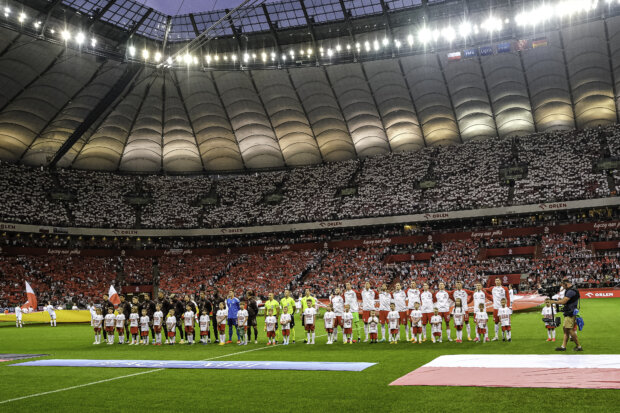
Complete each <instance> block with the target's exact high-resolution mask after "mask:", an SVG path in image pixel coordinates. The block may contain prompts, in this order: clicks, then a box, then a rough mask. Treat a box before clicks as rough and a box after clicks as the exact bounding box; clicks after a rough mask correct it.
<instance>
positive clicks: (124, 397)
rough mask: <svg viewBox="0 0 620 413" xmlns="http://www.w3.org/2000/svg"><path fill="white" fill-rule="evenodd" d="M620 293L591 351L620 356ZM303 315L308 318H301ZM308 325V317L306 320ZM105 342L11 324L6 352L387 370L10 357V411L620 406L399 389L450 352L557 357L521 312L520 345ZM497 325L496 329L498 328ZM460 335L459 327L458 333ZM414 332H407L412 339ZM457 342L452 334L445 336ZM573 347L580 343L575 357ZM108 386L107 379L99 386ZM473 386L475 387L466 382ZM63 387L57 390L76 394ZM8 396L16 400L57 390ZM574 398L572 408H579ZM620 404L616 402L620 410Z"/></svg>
mask: <svg viewBox="0 0 620 413" xmlns="http://www.w3.org/2000/svg"><path fill="white" fill-rule="evenodd" d="M619 304H620V300H617V299H599V300H583V301H582V314H583V315H584V319H585V320H586V327H585V329H584V331H583V332H581V333H580V339H581V340H582V345H583V347H584V349H585V353H584V354H612V353H618V352H620V346H619V344H618V343H619V342H620V332H619V331H618V310H619V309H620V307H619ZM297 320H299V317H298V316H297ZM298 323H299V322H298ZM259 329H260V331H259V334H260V336H261V337H262V343H260V344H258V345H256V344H250V345H248V346H237V345H236V344H233V345H226V346H216V345H207V346H202V345H194V346H187V345H178V344H177V345H176V346H174V347H172V346H162V347H154V346H148V347H143V346H126V345H125V346H120V345H114V346H106V345H105V344H102V345H99V346H94V345H92V344H91V343H92V342H93V334H92V329H91V327H90V326H88V325H60V326H58V327H56V328H51V327H49V326H48V325H27V326H26V327H25V328H23V329H17V328H15V327H14V326H13V327H10V326H5V327H3V328H0V352H1V353H46V354H50V356H51V357H52V358H85V359H172V360H205V359H217V360H266V361H269V360H273V361H275V360H284V361H362V362H374V363H378V364H377V365H375V366H373V367H370V368H368V369H366V370H364V371H363V372H359V373H350V372H313V371H252V370H172V369H167V370H149V369H120V368H96V369H95V368H93V369H88V368H73V367H8V364H9V363H0V377H1V384H0V411H7V412H20V411H24V412H33V411H45V412H49V411H62V412H71V411H88V412H93V411H105V412H109V411H124V410H133V411H146V410H151V411H154V410H155V411H169V410H175V411H190V410H191V411H204V410H208V411H218V412H221V411H237V412H239V411H263V412H264V411H267V410H270V411H295V412H296V413H298V412H315V411H322V412H340V411H373V412H395V411H434V412H443V411H477V412H485V411H498V412H505V411H529V412H536V411H545V412H548V411H561V410H563V409H569V410H571V411H585V410H586V409H587V410H588V411H612V410H613V409H616V408H617V406H618V405H619V404H620V392H619V391H614V390H559V389H502V388H475V387H411V386H392V387H391V386H388V384H389V383H390V382H392V381H393V380H395V379H397V378H399V377H401V376H403V375H405V374H407V373H409V372H410V371H412V370H414V369H416V368H417V367H420V366H421V365H423V364H425V363H427V362H429V361H431V360H433V359H434V358H435V357H438V356H440V355H444V354H502V353H509V354H554V353H555V352H554V348H555V347H556V345H558V344H559V342H560V341H561V333H560V331H558V342H556V343H548V342H546V341H545V339H546V332H545V329H544V327H543V323H542V321H541V316H540V313H539V312H538V311H537V312H531V313H524V314H516V315H515V316H514V317H513V341H512V342H511V343H508V342H501V341H499V342H490V343H485V344H478V343H476V344H474V343H473V342H465V343H463V344H456V343H449V342H445V341H444V343H442V344H432V343H430V341H427V342H426V343H423V344H411V343H404V342H401V343H400V344H398V345H389V344H387V343H379V344H368V343H360V344H353V345H343V344H342V343H338V344H334V345H331V346H327V345H325V336H324V330H323V328H322V322H319V324H318V325H317V344H316V345H314V346H310V345H305V344H303V338H304V332H303V331H302V327H301V325H298V326H297V331H296V335H297V337H296V338H297V344H295V345H293V344H291V345H290V346H288V347H283V346H277V347H267V346H265V344H264V343H265V333H264V332H263V331H262V325H261V326H260V327H259ZM491 331H492V328H491ZM453 335H454V334H453ZM402 336H403V337H404V332H403V334H402ZM444 337H445V336H444ZM572 347H573V345H569V351H568V352H567V353H569V354H570V353H572ZM94 382H99V383H96V384H91V383H94ZM463 384H467V383H463ZM67 388H70V389H68V390H63V391H56V390H62V389H67ZM46 392H50V393H47V394H42V395H38V396H35V397H28V398H24V399H21V400H15V401H11V402H8V403H2V402H3V401H6V400H9V399H15V398H19V397H22V396H29V395H34V394H40V393H46ZM569 401H570V403H571V404H572V408H569V407H568V406H569V404H568V403H569ZM613 406H616V407H613Z"/></svg>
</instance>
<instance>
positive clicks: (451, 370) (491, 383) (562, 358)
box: [391, 349, 620, 389]
mask: <svg viewBox="0 0 620 413" xmlns="http://www.w3.org/2000/svg"><path fill="white" fill-rule="evenodd" d="M568 351H572V349H568ZM391 385H392V386H472V387H546V388H560V389H620V354H459V355H451V356H441V357H437V358H436V359H435V360H433V361H431V362H430V363H427V364H425V365H423V366H422V367H420V368H418V369H416V370H414V371H412V372H411V373H409V374H407V375H405V376H403V377H401V378H399V379H397V380H396V381H394V382H392V383H391Z"/></svg>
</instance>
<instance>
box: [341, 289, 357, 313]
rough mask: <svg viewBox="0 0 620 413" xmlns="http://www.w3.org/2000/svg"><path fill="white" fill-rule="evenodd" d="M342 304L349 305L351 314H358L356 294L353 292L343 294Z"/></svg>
mask: <svg viewBox="0 0 620 413" xmlns="http://www.w3.org/2000/svg"><path fill="white" fill-rule="evenodd" d="M344 303H345V304H349V308H350V309H351V312H352V313H359V310H360V308H359V305H358V304H357V293H356V292H355V291H354V290H349V291H345V292H344Z"/></svg>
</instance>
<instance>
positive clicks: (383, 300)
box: [379, 291, 392, 311]
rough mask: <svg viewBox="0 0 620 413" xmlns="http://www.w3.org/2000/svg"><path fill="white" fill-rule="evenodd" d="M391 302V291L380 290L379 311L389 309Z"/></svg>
mask: <svg viewBox="0 0 620 413" xmlns="http://www.w3.org/2000/svg"><path fill="white" fill-rule="evenodd" d="M391 303H392V293H389V292H387V291H386V292H380V293H379V311H390V304H391Z"/></svg>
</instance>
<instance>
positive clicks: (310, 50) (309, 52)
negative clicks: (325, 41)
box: [308, 48, 312, 56]
mask: <svg viewBox="0 0 620 413" xmlns="http://www.w3.org/2000/svg"><path fill="white" fill-rule="evenodd" d="M308 56H312V49H310V48H309V49H308Z"/></svg>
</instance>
